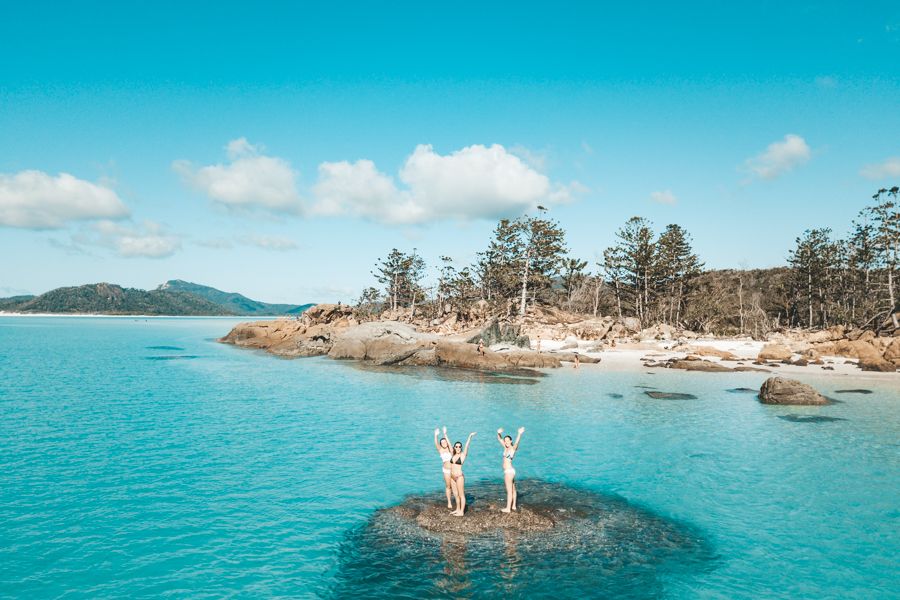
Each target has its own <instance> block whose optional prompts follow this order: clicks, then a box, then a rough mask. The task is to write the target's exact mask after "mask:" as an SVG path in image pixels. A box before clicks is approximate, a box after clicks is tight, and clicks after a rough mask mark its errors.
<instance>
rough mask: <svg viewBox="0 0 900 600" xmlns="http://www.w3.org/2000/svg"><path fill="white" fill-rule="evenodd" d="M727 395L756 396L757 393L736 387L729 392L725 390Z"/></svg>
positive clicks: (749, 389) (750, 389)
mask: <svg viewBox="0 0 900 600" xmlns="http://www.w3.org/2000/svg"><path fill="white" fill-rule="evenodd" d="M725 391H726V392H728V393H729V394H756V393H757V391H756V390H754V389H753V388H745V387H737V388H731V389H730V390H725Z"/></svg>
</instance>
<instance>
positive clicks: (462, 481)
mask: <svg viewBox="0 0 900 600" xmlns="http://www.w3.org/2000/svg"><path fill="white" fill-rule="evenodd" d="M456 494H457V496H456V512H454V513H453V514H454V515H456V516H457V517H461V516H463V515H464V514H466V478H465V476H463V475H460V476H459V477H457V478H456Z"/></svg>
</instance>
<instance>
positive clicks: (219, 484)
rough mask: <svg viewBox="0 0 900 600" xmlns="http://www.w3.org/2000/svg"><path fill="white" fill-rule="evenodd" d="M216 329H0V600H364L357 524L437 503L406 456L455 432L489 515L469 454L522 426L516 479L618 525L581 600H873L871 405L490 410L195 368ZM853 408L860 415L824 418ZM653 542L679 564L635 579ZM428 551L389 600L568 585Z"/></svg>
mask: <svg viewBox="0 0 900 600" xmlns="http://www.w3.org/2000/svg"><path fill="white" fill-rule="evenodd" d="M232 323H233V321H231V320H227V319H148V320H143V319H140V320H133V319H119V318H116V319H110V318H106V319H104V318H95V319H93V318H92V319H89V318H49V317H48V318H9V317H7V318H0V483H2V485H0V596H3V597H19V598H55V597H67V598H81V597H90V598H105V597H151V596H152V597H158V596H165V595H167V596H174V597H192V598H195V597H223V596H229V597H231V596H237V597H269V596H291V597H321V596H325V597H340V596H342V595H345V593H347V594H349V593H351V592H350V591H353V593H362V592H361V590H365V589H367V588H368V589H370V590H372V592H373V593H372V594H371V596H370V597H378V596H379V590H382V589H385V588H384V585H383V584H385V579H386V577H389V576H394V575H397V573H394V574H393V575H392V574H388V576H385V575H383V574H381V575H379V573H378V572H374V571H375V566H374V565H376V564H377V563H372V564H373V567H372V571H373V572H366V568H365V565H366V564H369V563H368V562H367V561H362V563H361V562H360V560H359V559H360V557H363V558H365V557H368V556H371V555H372V554H371V553H373V552H374V553H378V552H383V551H385V549H384V548H381V549H379V548H378V547H376V546H375V545H372V546H366V544H370V543H371V538H372V536H371V535H370V533H371V532H372V531H373V529H372V528H373V527H374V526H377V525H378V522H377V519H375V517H374V515H376V514H378V513H376V511H377V510H378V509H380V508H383V507H387V506H391V505H394V504H397V503H399V502H402V501H403V499H404V497H405V496H407V495H408V494H423V493H428V492H430V491H435V492H436V494H435V497H437V498H440V497H441V495H442V489H441V488H442V481H441V473H440V463H439V459H438V458H437V456H436V453H435V452H434V450H433V447H432V445H431V438H432V430H433V428H434V427H435V426H436V425H437V424H446V425H447V426H448V428H449V430H450V435H451V437H453V438H454V439H457V438H464V435H465V434H467V433H468V431H470V430H474V431H477V432H478V435H477V436H476V438H475V440H474V441H473V445H472V449H471V453H470V459H469V462H468V463H467V465H466V470H467V478H468V479H469V480H470V481H472V482H475V481H478V480H484V481H485V482H486V484H485V485H487V486H488V487H487V488H485V489H487V492H486V493H488V494H490V487H489V486H490V485H491V484H495V485H496V489H497V492H496V493H497V496H498V497H500V495H502V488H501V485H500V482H499V471H500V456H499V454H500V453H499V446H498V445H497V443H496V441H495V440H494V439H492V435H493V432H494V431H495V430H496V429H497V427H499V426H503V427H505V428H506V429H508V430H512V429H515V428H516V427H518V426H520V425H524V426H525V427H527V431H526V433H525V436H524V439H523V443H522V447H521V449H520V453H519V455H518V456H517V459H516V463H517V464H516V468H517V469H518V472H519V477H520V478H523V479H535V480H543V481H545V482H552V483H553V484H554V485H555V484H563V485H567V486H572V487H573V488H575V489H577V490H579V492H578V493H586V494H588V493H589V494H595V495H596V498H598V500H597V502H598V506H600V505H602V506H605V507H607V509H606V510H610V511H612V510H621V511H622V512H621V514H622V515H626V516H627V515H634V517H633V518H632V519H631V521H632V522H634V523H636V524H637V525H638V526H637V527H635V528H634V529H633V531H634V533H631V532H632V529H622V530H621V532H620V533H619V534H618V535H620V536H624V537H620V538H618V539H617V540H616V543H615V544H611V545H610V546H609V547H608V548H604V549H603V551H604V554H603V558H602V561H603V562H602V565H601V564H598V565H597V567H596V569H595V570H593V571H592V570H591V569H590V567H591V565H584V564H582V565H581V566H580V567H581V568H583V570H582V571H581V572H580V576H583V577H591V578H594V584H596V586H597V587H596V589H597V590H599V591H602V592H604V593H609V594H614V595H616V596H620V597H623V596H624V597H627V596H633V597H664V598H698V597H700V598H760V597H791V598H848V597H852V598H887V597H898V593H897V591H896V590H897V587H898V581H900V570H898V561H897V557H898V556H900V533H898V532H900V506H898V498H900V469H898V467H900V435H898V434H900V385H896V383H893V382H892V383H883V382H875V383H873V382H861V381H853V382H848V381H846V380H844V381H840V380H828V379H819V380H815V384H816V386H817V387H819V388H820V389H821V390H822V391H823V392H825V393H827V394H829V395H834V397H837V398H840V399H841V400H842V402H841V403H839V404H834V405H831V406H827V407H823V408H806V407H803V408H801V407H797V408H779V407H767V406H762V405H760V404H759V403H758V402H757V401H756V400H755V398H754V396H752V395H750V394H742V393H731V392H728V391H726V390H728V389H730V388H736V387H742V386H743V387H750V388H754V387H758V386H759V384H760V383H761V381H762V379H763V377H764V376H763V375H761V374H754V373H746V374H738V375H721V374H713V373H680V372H662V373H658V374H656V375H648V374H644V373H634V374H629V373H619V372H611V373H603V372H600V371H597V370H592V369H591V368H590V367H583V368H582V369H580V370H578V371H575V370H572V369H565V370H558V371H555V372H552V373H550V374H549V376H547V377H545V378H543V379H542V380H540V381H539V382H538V383H537V384H534V385H503V384H492V383H487V382H485V381H483V379H482V378H481V377H478V376H475V377H470V376H458V374H456V375H457V376H452V377H447V376H445V374H442V373H440V372H436V371H426V372H420V373H419V374H418V375H413V374H397V373H391V372H381V371H373V370H363V369H359V368H355V367H353V366H352V364H350V363H342V362H335V361H330V360H327V359H318V358H316V359H304V360H280V359H276V358H273V357H271V356H267V355H264V354H261V353H256V352H250V351H246V350H239V349H236V348H233V347H230V346H225V345H221V344H217V343H215V342H214V341H213V340H214V338H215V337H218V336H220V335H222V334H224V333H225V332H227V331H228V329H229V328H230V326H231V324H232ZM636 386H653V387H655V388H658V389H660V390H664V391H678V392H685V393H690V394H694V395H696V396H697V399H696V400H653V399H651V398H649V397H647V396H646V395H645V394H644V393H643V392H644V391H645V388H640V387H636ZM855 387H867V388H869V389H872V390H873V391H874V393H873V394H870V395H853V394H834V392H835V391H836V390H837V389H844V388H855ZM616 395H620V396H621V397H616ZM810 417H830V418H831V419H834V420H829V419H810ZM591 497H594V496H591ZM522 503H523V504H524V503H525V498H523V499H522ZM610 506H612V507H613V508H608V507H610ZM616 507H618V508H616ZM670 531H674V532H676V534H677V536H682V535H684V536H687V537H686V538H685V539H687V538H690V539H691V540H692V541H691V544H692V546H691V548H696V549H697V550H696V552H695V551H694V550H691V552H692V554H690V557H691V558H690V559H685V560H681V559H678V560H670V561H669V562H667V563H666V562H659V561H656V560H655V558H653V559H651V558H648V557H649V556H650V555H651V554H652V555H654V556H655V555H656V554H657V553H658V552H659V546H660V544H658V543H657V542H655V541H654V540H655V539H656V538H655V537H653V536H657V535H662V534H660V533H659V532H663V533H664V534H665V535H669V534H668V533H666V532H670ZM648 532H649V533H648ZM632 535H633V536H644V537H642V538H641V539H630V538H628V537H627V536H632ZM670 537H671V536H670ZM678 539H681V538H678ZM379 543H382V544H383V543H384V540H383V539H381V541H380V542H379ZM429 543H431V542H429V541H428V540H425V541H424V542H422V544H424V545H423V546H422V547H421V548H419V550H420V551H421V552H422V553H424V554H422V555H423V556H426V555H427V556H428V557H429V559H428V561H430V562H429V564H428V565H424V562H428V561H422V562H421V563H420V562H417V561H416V560H415V559H414V558H411V557H406V558H405V559H404V560H405V561H406V562H403V563H402V564H400V565H396V564H395V567H396V569H399V570H402V576H404V577H409V576H410V575H412V576H415V575H416V574H417V573H419V572H420V571H421V573H422V574H423V576H422V577H419V583H418V588H416V589H410V590H409V592H408V595H409V596H410V597H422V596H459V597H469V596H479V595H481V594H482V593H486V592H489V591H497V592H498V593H505V594H507V595H511V596H517V597H521V596H532V597H539V596H543V595H551V594H552V593H553V592H554V591H555V590H556V589H560V588H558V587H557V585H555V582H554V580H553V578H552V575H551V576H548V573H549V574H552V573H555V572H557V571H556V570H559V571H558V572H559V573H561V574H562V576H563V577H564V576H565V574H566V573H567V571H566V570H565V569H567V568H570V566H571V565H570V563H571V561H572V559H573V557H571V556H563V557H560V558H559V560H557V558H556V556H555V555H554V554H552V553H551V554H545V555H543V556H538V554H536V553H531V554H528V552H522V553H517V554H516V555H515V556H516V558H514V559H511V558H510V557H509V556H498V555H497V554H496V553H491V552H480V551H479V550H478V548H474V547H472V548H468V547H466V546H462V547H459V546H454V547H452V548H450V549H447V548H444V547H442V548H437V546H435V545H434V544H432V545H431V546H428V544H429ZM654 544H655V545H654ZM389 550H390V552H394V551H396V550H397V549H396V548H389ZM625 551H627V552H628V553H629V555H628V556H627V557H623V556H619V555H617V554H616V553H617V552H625ZM641 552H646V553H647V554H648V556H640V555H639V554H640V553H641ZM401 555H402V553H401V554H398V555H397V556H401ZM598 556H599V555H598ZM597 560H601V559H600V558H598V559H597ZM442 561H445V562H446V564H442ZM492 561H494V562H496V563H497V564H496V567H495V565H494V563H492ZM538 561H541V562H540V564H538ZM554 561H557V562H554ZM511 563H514V566H515V569H509V568H506V567H509V566H510V564H511ZM361 564H362V565H363V566H362V567H361V566H360V565H361ZM623 565H624V566H623ZM635 565H637V566H635ZM395 567H391V568H395ZM428 569H432V570H434V569H444V571H447V570H449V571H452V572H459V571H462V572H463V573H464V576H462V577H461V578H460V581H461V582H462V583H461V584H460V586H457V587H447V586H444V585H441V584H440V582H439V581H437V580H432V579H430V578H429V576H428ZM398 573H399V571H398ZM497 573H500V575H497ZM535 573H542V576H541V577H536V576H534V574H535ZM397 576H398V577H399V576H400V575H397ZM409 579H410V580H415V579H416V578H415V577H409ZM635 581H636V582H638V584H631V583H629V582H635ZM556 583H557V584H558V582H556ZM395 591H396V590H395ZM598 595H599V594H598Z"/></svg>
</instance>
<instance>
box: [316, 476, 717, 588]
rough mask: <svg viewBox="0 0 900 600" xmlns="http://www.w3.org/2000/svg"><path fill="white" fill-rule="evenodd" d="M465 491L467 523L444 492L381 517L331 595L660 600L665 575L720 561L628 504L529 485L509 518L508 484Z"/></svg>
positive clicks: (365, 528)
mask: <svg viewBox="0 0 900 600" xmlns="http://www.w3.org/2000/svg"><path fill="white" fill-rule="evenodd" d="M466 491H467V492H468V493H467V496H468V497H469V509H468V511H467V514H466V516H465V517H454V516H451V515H449V513H448V512H447V508H446V506H445V505H443V499H444V498H443V493H442V492H435V493H433V494H429V495H427V496H412V497H408V498H407V499H406V500H405V501H404V502H402V503H401V504H399V505H397V506H393V507H390V508H386V509H383V510H379V511H377V512H376V513H375V514H374V515H373V516H372V517H371V518H370V519H369V520H368V522H367V523H365V524H364V525H362V526H361V527H359V528H357V529H355V530H353V531H352V532H351V533H350V534H349V535H348V537H347V538H346V540H345V542H344V543H343V544H342V545H341V552H340V563H339V566H338V569H337V572H336V576H335V581H336V583H335V586H334V588H333V589H332V590H331V595H332V597H335V598H345V597H364V598H395V597H406V598H432V597H451V598H453V597H467V598H478V597H486V596H488V595H489V594H502V595H503V596H504V597H516V598H518V597H586V598H596V597H619V598H621V597H636V598H646V597H659V596H662V595H664V592H665V585H666V572H667V569H669V568H678V569H679V571H681V572H682V573H684V572H685V571H687V572H688V574H690V572H691V571H693V572H701V571H703V570H706V569H708V568H710V567H711V566H712V562H713V560H714V555H713V553H712V552H711V550H710V548H709V546H708V544H707V543H706V542H705V541H704V540H703V539H702V538H701V537H700V535H699V534H698V533H696V532H695V531H693V530H692V529H691V528H690V527H688V526H685V525H682V524H679V523H675V522H672V521H669V520H666V519H664V518H662V517H660V516H658V515H655V514H653V513H652V512H650V511H648V510H645V509H642V508H638V507H635V506H633V505H631V504H629V503H628V502H626V501H625V500H623V499H621V498H617V497H611V496H605V495H601V494H597V493H594V492H590V491H585V490H580V489H577V488H571V487H567V486H564V485H561V484H554V483H547V482H543V481H535V480H523V481H521V482H519V483H518V495H519V505H520V506H519V511H518V512H516V513H511V514H504V513H501V512H499V510H498V509H499V508H500V507H501V506H502V504H501V502H502V501H503V499H504V494H505V491H504V489H503V484H502V483H501V482H496V483H478V484H475V485H472V486H470V487H469V488H468V489H467V490H466Z"/></svg>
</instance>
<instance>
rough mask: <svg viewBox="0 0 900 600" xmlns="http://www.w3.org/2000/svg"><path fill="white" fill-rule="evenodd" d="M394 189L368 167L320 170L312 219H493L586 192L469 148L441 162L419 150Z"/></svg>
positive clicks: (490, 150)
mask: <svg viewBox="0 0 900 600" xmlns="http://www.w3.org/2000/svg"><path fill="white" fill-rule="evenodd" d="M399 180H400V182H401V184H402V187H401V186H398V185H397V184H396V183H395V181H394V179H393V178H392V177H390V176H388V175H385V174H384V173H382V172H380V171H379V170H378V169H377V168H376V167H375V164H374V163H373V162H372V161H370V160H359V161H356V162H354V163H350V162H347V161H342V162H333V163H328V162H326V163H322V164H321V165H319V180H318V183H317V184H316V185H315V187H314V188H313V195H314V196H315V198H316V204H315V206H314V207H313V211H314V212H315V213H317V214H322V215H352V216H359V217H363V218H369V219H372V220H376V221H381V222H384V223H391V224H414V223H423V222H427V221H435V220H440V219H460V220H466V219H477V218H485V219H494V218H500V217H510V216H516V215H519V214H522V213H523V212H525V211H527V210H529V209H533V208H534V207H535V206H537V205H538V204H541V203H544V204H554V203H561V202H568V201H570V200H571V199H572V197H573V195H575V194H578V193H581V192H582V191H584V189H585V188H584V186H581V184H578V183H577V182H574V183H572V184H569V185H562V184H559V183H552V182H551V181H550V180H549V178H548V177H547V176H546V175H544V174H542V173H540V172H538V171H537V170H535V169H533V168H531V167H529V166H528V165H527V164H525V163H524V162H523V161H522V159H520V158H519V157H518V156H515V155H514V154H512V153H510V152H507V150H506V149H505V148H504V147H503V146H501V145H499V144H494V145H493V146H490V147H487V146H482V145H473V146H468V147H466V148H462V149H461V150H457V151H456V152H453V153H451V154H447V155H441V154H438V153H436V152H435V151H434V149H433V148H432V147H431V146H430V145H420V146H417V147H416V149H415V150H414V151H413V153H412V154H411V155H410V156H409V157H408V158H407V159H406V162H405V163H404V164H403V166H402V167H401V169H400V173H399Z"/></svg>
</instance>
